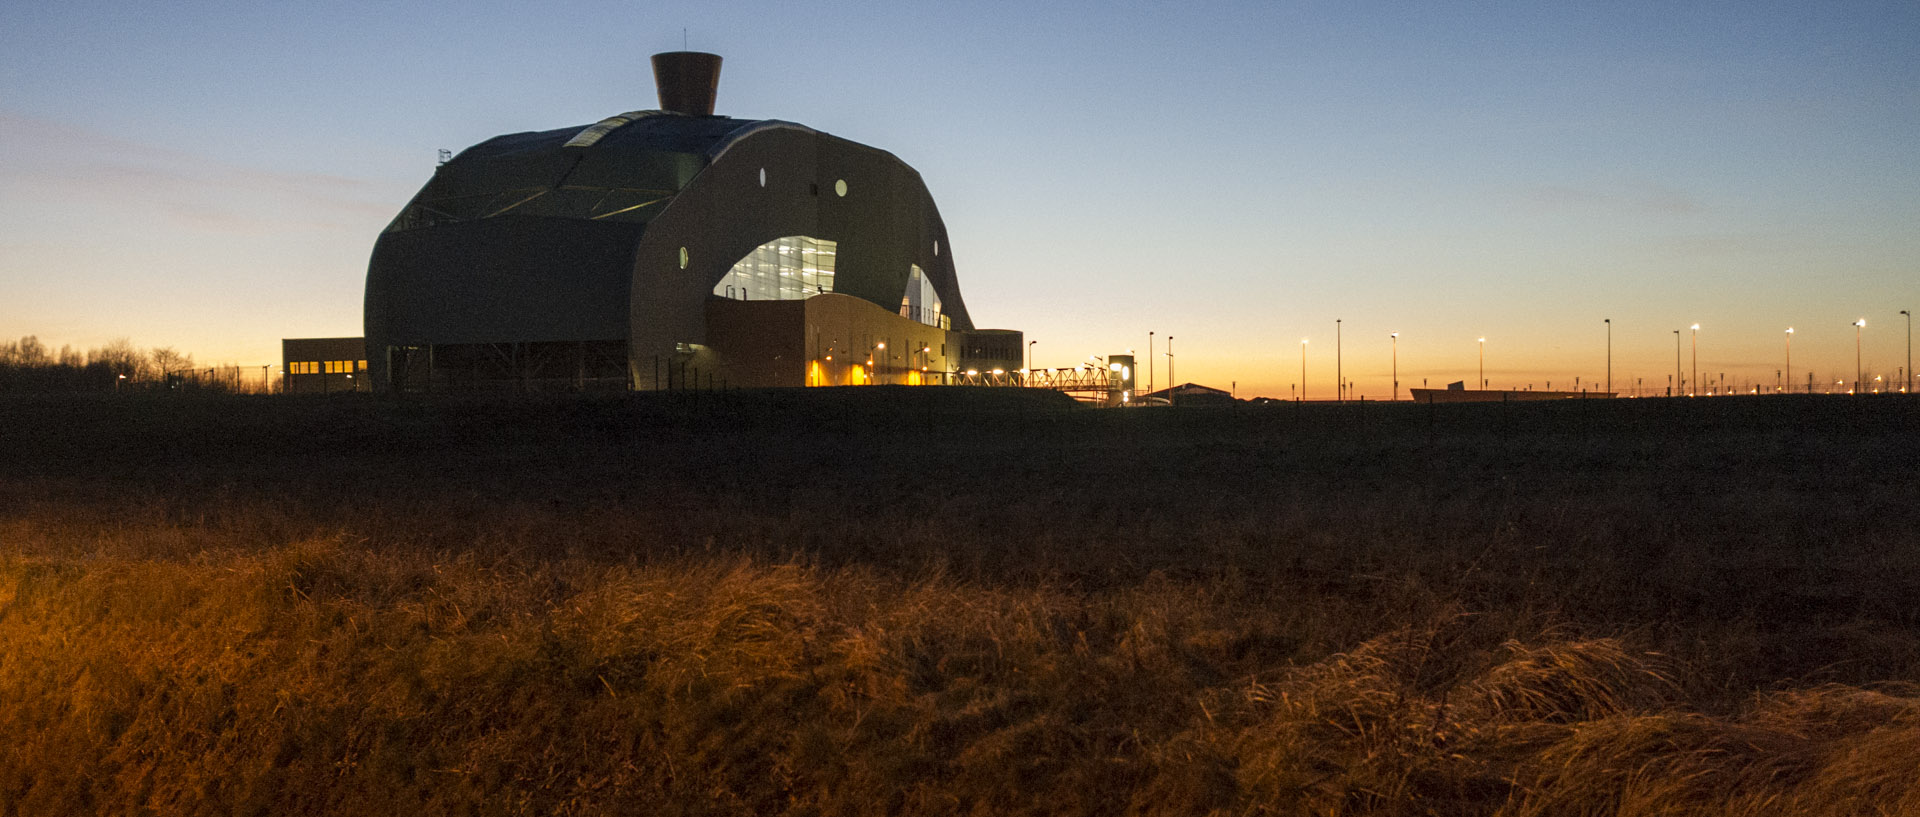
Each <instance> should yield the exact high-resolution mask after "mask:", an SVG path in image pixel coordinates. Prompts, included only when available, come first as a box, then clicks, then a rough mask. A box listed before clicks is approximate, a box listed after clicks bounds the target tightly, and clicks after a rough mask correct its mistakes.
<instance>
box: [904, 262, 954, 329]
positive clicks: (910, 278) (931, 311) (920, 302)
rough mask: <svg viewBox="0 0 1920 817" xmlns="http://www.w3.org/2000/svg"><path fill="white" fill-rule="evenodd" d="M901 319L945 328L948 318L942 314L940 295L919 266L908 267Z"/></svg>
mask: <svg viewBox="0 0 1920 817" xmlns="http://www.w3.org/2000/svg"><path fill="white" fill-rule="evenodd" d="M900 317H903V318H912V319H913V320H916V321H919V322H920V323H924V324H926V325H928V326H939V327H941V328H945V323H944V321H945V319H946V316H944V315H942V314H941V313H940V295H939V293H936V292H934V291H933V282H932V281H929V280H927V274H926V273H924V272H922V271H921V270H920V265H918V264H914V265H911V266H909V267H908V273H907V291H906V293H905V294H903V295H901V296H900Z"/></svg>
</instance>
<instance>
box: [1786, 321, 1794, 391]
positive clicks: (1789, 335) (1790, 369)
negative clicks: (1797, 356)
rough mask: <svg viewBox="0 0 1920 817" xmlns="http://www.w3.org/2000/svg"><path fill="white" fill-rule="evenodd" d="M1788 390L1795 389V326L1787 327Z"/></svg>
mask: <svg viewBox="0 0 1920 817" xmlns="http://www.w3.org/2000/svg"><path fill="white" fill-rule="evenodd" d="M1787 391H1788V392H1792V391H1793V327H1791V326H1789V327H1787Z"/></svg>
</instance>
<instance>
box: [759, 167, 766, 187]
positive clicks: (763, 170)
mask: <svg viewBox="0 0 1920 817" xmlns="http://www.w3.org/2000/svg"><path fill="white" fill-rule="evenodd" d="M760 186H761V187H766V186H767V169H766V168H764V167H763V168H760Z"/></svg>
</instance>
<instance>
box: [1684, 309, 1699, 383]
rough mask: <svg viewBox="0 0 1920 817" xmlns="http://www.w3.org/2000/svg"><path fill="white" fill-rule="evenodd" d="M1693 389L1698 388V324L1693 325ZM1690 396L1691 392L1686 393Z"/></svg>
mask: <svg viewBox="0 0 1920 817" xmlns="http://www.w3.org/2000/svg"><path fill="white" fill-rule="evenodd" d="M1693 388H1694V389H1695V390H1698V389H1699V388H1700V324H1697V323H1696V324H1694V325H1693ZM1687 394H1688V396H1692V394H1693V392H1688V393H1687Z"/></svg>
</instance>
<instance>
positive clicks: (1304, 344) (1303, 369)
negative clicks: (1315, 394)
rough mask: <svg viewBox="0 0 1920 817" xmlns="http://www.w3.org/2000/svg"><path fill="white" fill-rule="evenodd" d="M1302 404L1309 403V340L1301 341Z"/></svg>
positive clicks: (1302, 339) (1303, 339)
mask: <svg viewBox="0 0 1920 817" xmlns="http://www.w3.org/2000/svg"><path fill="white" fill-rule="evenodd" d="M1300 402H1302V403H1305V402H1307V339H1306V338H1301V339H1300Z"/></svg>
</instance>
